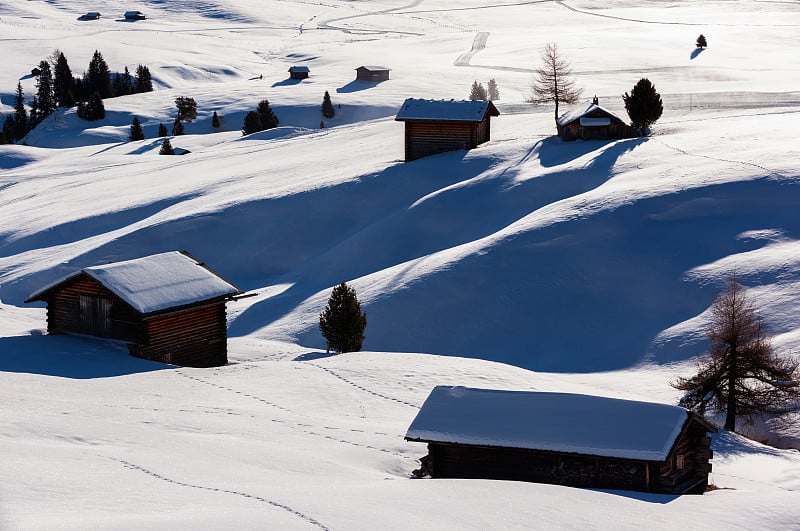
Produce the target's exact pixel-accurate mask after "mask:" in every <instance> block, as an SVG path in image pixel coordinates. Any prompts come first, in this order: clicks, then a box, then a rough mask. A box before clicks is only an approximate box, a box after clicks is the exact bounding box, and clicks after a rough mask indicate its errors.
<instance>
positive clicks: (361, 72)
mask: <svg viewBox="0 0 800 531" xmlns="http://www.w3.org/2000/svg"><path fill="white" fill-rule="evenodd" d="M356 79H358V80H360V81H372V82H378V81H386V80H388V79H389V71H388V70H378V71H375V72H373V71H371V70H367V69H366V68H356Z"/></svg>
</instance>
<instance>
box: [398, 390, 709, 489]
mask: <svg viewBox="0 0 800 531" xmlns="http://www.w3.org/2000/svg"><path fill="white" fill-rule="evenodd" d="M716 431H717V430H716V428H714V427H713V426H712V425H710V424H708V423H707V422H706V421H705V420H703V419H702V418H701V417H699V416H697V415H695V414H693V413H691V412H689V411H687V410H685V409H683V408H680V407H676V406H669V405H664V404H655V403H649V402H634V401H630V400H618V399H613V398H602V397H597V396H587V395H573V394H565V393H539V392H523V391H499V390H489V389H471V388H465V387H436V388H434V389H433V391H432V392H431V394H430V396H429V397H428V399H427V400H426V401H425V403H424V404H423V406H422V409H421V410H420V412H419V414H418V415H417V417H416V418H415V419H414V421H413V423H412V424H411V426H410V427H409V428H408V433H407V434H406V437H405V438H406V440H409V441H419V442H426V443H428V455H427V456H426V457H424V458H422V459H421V461H422V463H423V467H422V469H421V470H420V471H416V473H418V474H419V475H422V473H426V474H430V476H431V477H434V478H484V479H504V480H517V481H532V482H537V483H550V484H557V485H566V486H571V487H584V488H598V489H618V490H634V491H643V492H655V493H665V494H685V493H697V494H699V493H702V492H703V491H704V490H705V488H706V486H707V485H708V473H709V472H710V471H711V464H710V463H709V459H710V458H711V456H712V451H711V448H710V445H711V439H710V437H708V436H707V434H708V433H709V432H712V433H714V432H716Z"/></svg>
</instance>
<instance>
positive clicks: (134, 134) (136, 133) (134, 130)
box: [130, 116, 144, 140]
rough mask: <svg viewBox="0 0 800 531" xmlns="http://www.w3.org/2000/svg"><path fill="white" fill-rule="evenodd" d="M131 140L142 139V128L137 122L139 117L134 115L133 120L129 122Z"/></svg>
mask: <svg viewBox="0 0 800 531" xmlns="http://www.w3.org/2000/svg"><path fill="white" fill-rule="evenodd" d="M130 139H131V140H144V131H143V130H142V124H140V123H139V118H138V117H136V116H134V117H133V122H131V134H130Z"/></svg>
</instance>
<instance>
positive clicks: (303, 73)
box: [289, 66, 309, 79]
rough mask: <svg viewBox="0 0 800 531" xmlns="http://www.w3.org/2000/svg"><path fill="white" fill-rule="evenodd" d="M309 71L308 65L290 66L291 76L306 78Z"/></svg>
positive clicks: (293, 77)
mask: <svg viewBox="0 0 800 531" xmlns="http://www.w3.org/2000/svg"><path fill="white" fill-rule="evenodd" d="M308 72H309V70H308V67H307V66H291V67H289V78H290V79H306V78H307V77H308Z"/></svg>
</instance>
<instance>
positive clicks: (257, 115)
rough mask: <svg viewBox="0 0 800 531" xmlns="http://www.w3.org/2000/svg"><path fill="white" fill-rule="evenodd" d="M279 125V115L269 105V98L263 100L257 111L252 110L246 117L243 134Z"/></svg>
mask: <svg viewBox="0 0 800 531" xmlns="http://www.w3.org/2000/svg"><path fill="white" fill-rule="evenodd" d="M275 127H278V117H277V116H276V115H275V112H273V110H272V107H270V106H269V100H261V101H260V102H259V103H258V107H256V110H255V111H250V112H248V113H247V115H246V116H245V117H244V125H243V127H242V135H249V134H252V133H257V132H259V131H265V130H267V129H273V128H275Z"/></svg>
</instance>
